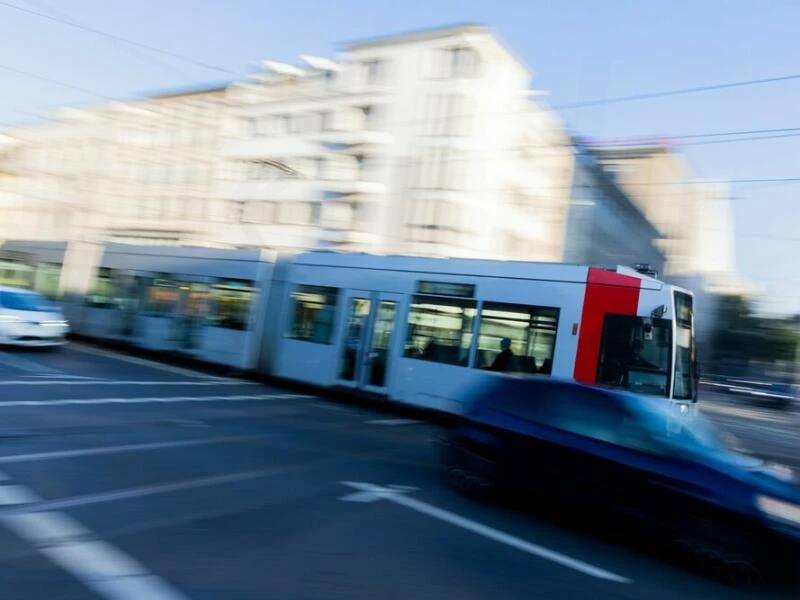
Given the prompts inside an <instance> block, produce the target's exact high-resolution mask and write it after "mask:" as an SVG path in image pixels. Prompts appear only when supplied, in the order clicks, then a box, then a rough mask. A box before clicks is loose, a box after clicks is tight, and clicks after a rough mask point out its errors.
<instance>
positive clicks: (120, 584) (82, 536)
mask: <svg viewBox="0 0 800 600" xmlns="http://www.w3.org/2000/svg"><path fill="white" fill-rule="evenodd" d="M41 501H42V499H41V498H40V497H39V496H37V495H36V494H35V493H33V491H32V490H29V489H28V488H25V487H23V486H20V485H14V486H0V505H6V506H8V505H12V506H20V505H26V504H31V503H37V502H41ZM0 522H2V523H3V524H4V525H5V526H6V527H8V529H10V530H11V531H13V532H14V533H15V534H16V535H17V536H18V537H19V538H20V539H22V540H24V541H26V542H28V543H29V544H31V545H32V546H33V547H34V548H36V549H37V550H38V551H39V552H40V553H42V554H43V555H44V556H46V557H47V558H49V559H50V561H51V562H53V563H54V564H56V565H58V566H59V567H61V568H62V569H64V570H65V571H67V572H68V573H70V574H71V575H72V576H73V577H75V578H76V579H78V580H79V581H81V582H82V583H83V584H84V585H85V586H86V587H88V588H89V589H91V590H92V591H94V592H96V593H97V594H99V595H100V597H102V598H107V599H109V600H141V599H142V598H148V599H149V600H186V599H187V597H186V596H184V595H183V594H182V593H181V592H179V591H178V590H177V589H175V588H173V587H172V586H171V585H170V584H168V583H167V582H166V581H164V580H163V579H160V578H159V577H156V576H155V575H152V574H151V573H150V572H149V571H148V570H147V569H146V568H145V567H144V566H143V565H141V564H139V563H138V562H136V561H135V560H134V559H133V558H131V557H130V556H128V555H127V554H125V553H124V552H122V551H120V550H119V549H117V548H115V547H114V546H112V545H110V544H108V543H106V542H103V541H101V540H98V539H97V538H96V537H95V536H94V534H93V533H92V532H91V531H90V530H89V529H87V528H86V527H84V526H83V525H82V524H80V523H79V522H78V521H76V520H74V519H73V518H72V517H70V516H68V515H64V514H61V513H56V512H40V513H20V514H2V513H0Z"/></svg>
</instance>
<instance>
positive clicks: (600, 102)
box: [553, 73, 800, 110]
mask: <svg viewBox="0 0 800 600" xmlns="http://www.w3.org/2000/svg"><path fill="white" fill-rule="evenodd" d="M798 79H800V73H796V74H792V75H781V76H778V77H764V78H762V79H746V80H743V81H732V82H728V83H717V84H713V85H700V86H697V87H688V88H677V89H673V90H662V91H659V92H647V93H644V94H631V95H628V96H616V97H614V98H598V99H596V100H586V101H581V102H572V103H566V104H559V105H555V106H553V108H555V109H556V110H573V109H577V108H591V107H594V106H605V105H608V104H620V103H623V102H635V101H638V100H652V99H655V98H667V97H669V96H682V95H685V94H699V93H703V92H713V91H716V90H724V89H730V88H737V87H745V86H751V85H763V84H766V83H778V82H783V81H793V80H798Z"/></svg>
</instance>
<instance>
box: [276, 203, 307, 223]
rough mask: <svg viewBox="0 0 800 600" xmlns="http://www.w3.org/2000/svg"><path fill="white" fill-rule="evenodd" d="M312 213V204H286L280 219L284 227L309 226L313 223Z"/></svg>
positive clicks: (283, 206) (281, 208) (282, 205)
mask: <svg viewBox="0 0 800 600" xmlns="http://www.w3.org/2000/svg"><path fill="white" fill-rule="evenodd" d="M311 213H312V209H311V203H310V202H296V201H293V202H284V203H283V204H281V207H280V215H279V217H278V218H279V221H280V222H281V223H282V224H284V225H308V224H309V223H310V222H311V216H312V215H311Z"/></svg>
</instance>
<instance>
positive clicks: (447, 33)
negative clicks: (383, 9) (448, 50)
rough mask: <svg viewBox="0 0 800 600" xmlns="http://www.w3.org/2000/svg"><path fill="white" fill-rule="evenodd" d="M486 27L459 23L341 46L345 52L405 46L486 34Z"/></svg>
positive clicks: (351, 42) (352, 42)
mask: <svg viewBox="0 0 800 600" xmlns="http://www.w3.org/2000/svg"><path fill="white" fill-rule="evenodd" d="M487 32H488V29H487V28H486V26H484V25H481V24H479V23H460V24H454V25H445V26H439V27H431V28H428V29H418V30H416V31H406V32H401V33H393V34H388V35H382V36H378V37H374V38H365V39H362V40H353V41H350V42H345V43H344V44H343V46H344V47H345V49H347V50H359V49H361V48H371V47H375V46H390V45H394V44H407V43H409V42H423V41H426V40H435V39H439V38H444V37H453V36H457V35H462V34H465V33H487Z"/></svg>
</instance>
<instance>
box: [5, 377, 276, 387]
mask: <svg viewBox="0 0 800 600" xmlns="http://www.w3.org/2000/svg"><path fill="white" fill-rule="evenodd" d="M62 379H63V380H62ZM0 385H84V386H88V385H157V386H213V385H241V386H246V385H247V386H250V385H261V384H260V383H257V382H255V381H239V380H236V379H208V380H205V381H196V380H195V381H143V380H141V379H138V380H133V381H115V380H113V379H93V380H83V379H67V378H61V379H57V378H52V379H51V378H47V379H17V380H15V381H8V380H6V381H0Z"/></svg>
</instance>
